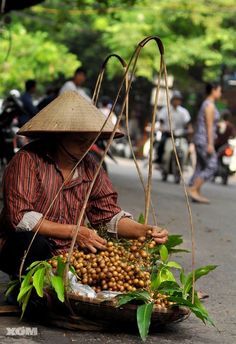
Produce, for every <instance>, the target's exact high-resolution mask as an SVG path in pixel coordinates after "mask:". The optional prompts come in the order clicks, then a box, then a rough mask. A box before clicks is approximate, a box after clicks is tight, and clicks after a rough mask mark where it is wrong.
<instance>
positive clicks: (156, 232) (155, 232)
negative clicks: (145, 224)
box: [147, 226, 168, 244]
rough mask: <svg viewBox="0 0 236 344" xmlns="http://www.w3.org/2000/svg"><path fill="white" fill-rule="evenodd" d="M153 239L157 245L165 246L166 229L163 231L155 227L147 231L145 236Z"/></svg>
mask: <svg viewBox="0 0 236 344" xmlns="http://www.w3.org/2000/svg"><path fill="white" fill-rule="evenodd" d="M149 233H150V235H151V236H152V237H153V240H154V241H155V242H156V243H157V244H165V243H166V242H167V240H168V231H167V229H163V228H160V227H157V226H153V227H151V228H150V229H149V230H148V231H147V234H149Z"/></svg>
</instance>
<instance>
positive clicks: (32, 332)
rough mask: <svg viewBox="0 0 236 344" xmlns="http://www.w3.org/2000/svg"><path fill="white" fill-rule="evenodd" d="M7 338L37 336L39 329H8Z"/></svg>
mask: <svg viewBox="0 0 236 344" xmlns="http://www.w3.org/2000/svg"><path fill="white" fill-rule="evenodd" d="M6 330H7V334H6V335H7V336H37V335H38V328H37V327H7V328H6Z"/></svg>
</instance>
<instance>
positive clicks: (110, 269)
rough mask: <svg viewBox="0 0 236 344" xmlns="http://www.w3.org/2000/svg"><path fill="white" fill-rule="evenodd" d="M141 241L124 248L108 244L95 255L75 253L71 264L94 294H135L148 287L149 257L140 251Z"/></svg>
mask: <svg viewBox="0 0 236 344" xmlns="http://www.w3.org/2000/svg"><path fill="white" fill-rule="evenodd" d="M142 246H143V245H142V242H140V241H138V240H135V241H132V243H131V245H130V246H129V247H128V248H125V247H124V246H123V245H121V244H120V243H115V242H112V241H109V242H108V243H107V250H106V251H100V252H98V253H96V254H94V253H85V252H84V251H78V250H75V251H74V252H73V256H72V258H71V265H73V266H74V268H75V270H76V273H77V275H78V277H79V279H80V281H81V283H83V284H88V285H90V286H91V287H93V289H94V290H95V291H96V292H99V291H102V290H110V291H119V292H127V291H135V290H136V289H145V288H148V286H149V285H150V272H149V271H147V270H148V262H149V256H150V255H149V254H148V252H147V251H146V250H145V249H143V248H142Z"/></svg>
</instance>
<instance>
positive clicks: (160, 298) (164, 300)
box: [153, 293, 174, 311]
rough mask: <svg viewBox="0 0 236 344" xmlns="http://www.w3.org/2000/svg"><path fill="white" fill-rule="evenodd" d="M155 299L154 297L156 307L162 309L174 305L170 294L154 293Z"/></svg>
mask: <svg viewBox="0 0 236 344" xmlns="http://www.w3.org/2000/svg"><path fill="white" fill-rule="evenodd" d="M153 299H154V304H155V308H156V309H158V310H160V311H161V310H162V311H163V310H166V309H167V308H169V307H171V306H173V305H174V302H171V301H169V300H168V296H167V295H165V294H160V293H158V294H156V295H153Z"/></svg>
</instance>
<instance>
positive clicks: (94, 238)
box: [32, 220, 106, 253]
mask: <svg viewBox="0 0 236 344" xmlns="http://www.w3.org/2000/svg"><path fill="white" fill-rule="evenodd" d="M39 226H40V227H39ZM38 228H39V231H38V232H39V234H41V235H44V236H46V237H50V238H56V239H64V240H70V239H72V238H73V235H74V233H75V230H76V225H70V224H61V223H56V222H52V221H49V220H43V222H42V221H41V220H40V221H39V222H38V224H37V225H36V226H35V227H34V228H33V229H32V230H33V231H34V232H35V231H36V230H37V229H38ZM76 242H77V244H78V245H79V246H80V247H81V248H88V249H89V250H90V251H92V252H94V253H95V252H96V251H97V249H100V250H104V249H106V240H104V239H103V238H101V237H100V236H99V235H97V233H96V232H95V231H93V230H91V229H89V228H87V227H84V226H80V229H79V232H78V235H77V238H76Z"/></svg>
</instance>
